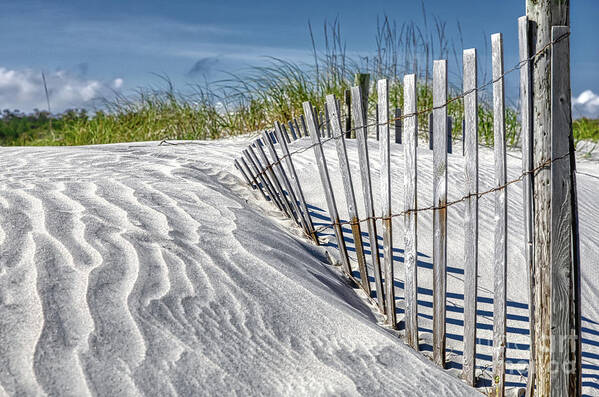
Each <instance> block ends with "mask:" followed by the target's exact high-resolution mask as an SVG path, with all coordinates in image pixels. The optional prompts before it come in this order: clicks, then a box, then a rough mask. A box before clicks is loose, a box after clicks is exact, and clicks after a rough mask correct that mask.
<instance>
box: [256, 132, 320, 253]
mask: <svg viewBox="0 0 599 397" xmlns="http://www.w3.org/2000/svg"><path fill="white" fill-rule="evenodd" d="M278 125H279V124H278V122H276V123H275V134H276V135H277V137H278V141H279V145H280V146H281V151H282V153H283V156H284V157H285V164H286V165H287V170H288V171H289V177H290V180H291V183H292V185H293V190H294V191H295V197H296V199H297V200H298V201H299V207H300V214H301V216H302V217H303V219H304V225H305V226H306V228H307V229H308V230H307V233H308V234H309V235H310V236H311V237H312V240H314V242H315V243H316V244H319V241H318V236H317V235H316V231H315V229H314V224H313V222H312V218H311V216H310V212H309V211H308V206H307V204H306V199H305V197H304V192H303V190H302V186H301V184H300V182H299V179H298V177H297V173H296V172H295V166H294V165H293V160H292V158H291V156H290V155H289V147H288V146H287V142H286V141H285V139H283V138H282V134H283V132H282V130H281V128H279V127H278ZM267 145H268V146H272V150H273V152H274V156H273V157H277V151H276V150H275V148H274V145H273V142H272V141H268V142H267ZM269 150H270V149H269ZM277 158H278V157H277ZM275 161H280V160H275Z"/></svg>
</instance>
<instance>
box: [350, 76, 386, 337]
mask: <svg viewBox="0 0 599 397" xmlns="http://www.w3.org/2000/svg"><path fill="white" fill-rule="evenodd" d="M361 91H362V90H361V88H360V87H352V89H351V102H352V113H353V115H354V128H355V132H356V140H357V141H358V161H359V163H360V177H361V180H362V192H363V194H364V206H365V209H366V218H367V222H368V223H367V224H368V239H369V241H370V257H371V260H372V266H373V267H374V280H375V284H376V291H377V292H376V293H377V302H378V304H379V308H382V311H383V312H386V313H387V314H389V313H391V315H392V317H390V318H388V319H389V321H390V322H391V321H392V324H391V325H392V326H393V327H395V326H396V324H395V298H394V296H395V294H394V291H393V290H391V291H384V292H383V293H382V294H379V291H383V276H382V274H381V262H380V255H379V244H378V238H377V237H378V235H377V231H376V221H375V219H374V203H373V198H372V183H371V180H370V160H369V158H368V144H367V142H366V134H367V133H368V132H367V128H366V127H365V125H366V122H365V119H364V110H363V109H362V105H363V101H362V92H361ZM389 292H391V294H392V295H393V299H390V298H389V297H388V296H387V295H388V294H389ZM385 297H387V299H386V300H387V302H389V301H391V302H392V303H393V307H392V308H389V307H388V305H386V304H385V303H384V302H385V300H384V299H385ZM385 309H386V311H385Z"/></svg>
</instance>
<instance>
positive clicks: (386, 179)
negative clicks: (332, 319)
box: [376, 79, 397, 328]
mask: <svg viewBox="0 0 599 397" xmlns="http://www.w3.org/2000/svg"><path fill="white" fill-rule="evenodd" d="M377 94H378V103H377V106H376V109H377V115H376V120H377V132H380V137H381V140H380V141H379V155H380V161H381V170H380V178H381V179H380V182H381V185H380V186H381V216H382V218H383V219H382V225H383V263H384V273H385V296H384V297H385V306H386V307H387V318H388V320H389V323H390V324H391V326H392V327H393V328H395V327H396V326H397V319H396V318H395V317H396V315H395V285H394V282H395V275H394V272H393V222H392V219H391V213H392V211H391V159H390V156H391V142H390V136H389V135H390V133H389V81H388V80H387V79H381V80H379V81H378V82H377ZM377 244H378V242H377Z"/></svg>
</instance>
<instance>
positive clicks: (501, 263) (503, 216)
mask: <svg viewBox="0 0 599 397" xmlns="http://www.w3.org/2000/svg"><path fill="white" fill-rule="evenodd" d="M491 49H492V50H491V51H492V65H493V66H492V68H493V142H494V152H495V187H500V186H504V188H503V189H502V190H497V191H496V192H495V194H494V195H495V240H494V263H493V275H494V277H493V380H494V383H495V391H496V394H495V395H496V397H503V396H504V392H505V352H506V343H507V342H506V316H507V306H506V300H507V295H506V283H507V238H506V233H507V186H505V184H506V182H507V168H506V152H505V109H504V107H505V91H504V90H505V88H504V81H503V36H502V34H501V33H496V34H494V35H492V36H491Z"/></svg>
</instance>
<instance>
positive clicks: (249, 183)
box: [234, 159, 253, 188]
mask: <svg viewBox="0 0 599 397" xmlns="http://www.w3.org/2000/svg"><path fill="white" fill-rule="evenodd" d="M234 161H235V168H237V169H238V170H239V172H240V173H241V176H243V179H244V180H245V182H246V183H247V184H248V185H250V186H252V183H251V182H250V179H249V178H248V176H247V174H246V173H245V171H244V170H243V168H241V165H240V164H239V162H238V161H237V159H235V160H234ZM252 188H253V186H252Z"/></svg>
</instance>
